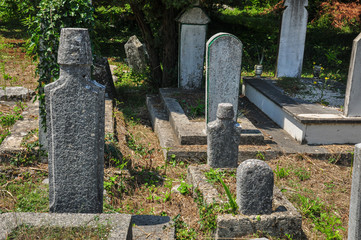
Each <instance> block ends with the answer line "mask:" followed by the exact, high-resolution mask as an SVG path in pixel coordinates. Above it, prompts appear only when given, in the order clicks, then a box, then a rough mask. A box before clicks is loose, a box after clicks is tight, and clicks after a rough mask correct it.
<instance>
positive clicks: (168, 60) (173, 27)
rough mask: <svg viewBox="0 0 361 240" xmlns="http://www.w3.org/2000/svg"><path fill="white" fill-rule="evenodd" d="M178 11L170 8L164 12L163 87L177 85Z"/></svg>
mask: <svg viewBox="0 0 361 240" xmlns="http://www.w3.org/2000/svg"><path fill="white" fill-rule="evenodd" d="M175 16H176V10H175V9H174V8H169V9H166V11H164V14H163V20H162V35H163V43H164V48H163V59H162V63H163V81H162V87H173V86H175V85H176V84H177V76H178V72H177V62H178V34H177V32H178V31H177V23H176V21H175Z"/></svg>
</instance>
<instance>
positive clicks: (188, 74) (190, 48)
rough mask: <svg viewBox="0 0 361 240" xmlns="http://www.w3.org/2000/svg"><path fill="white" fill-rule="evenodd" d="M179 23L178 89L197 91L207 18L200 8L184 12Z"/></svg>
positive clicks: (201, 73) (201, 74) (199, 85)
mask: <svg viewBox="0 0 361 240" xmlns="http://www.w3.org/2000/svg"><path fill="white" fill-rule="evenodd" d="M177 21H178V22H179V54H178V55H179V59H178V87H179V88H184V89H199V88H201V86H202V79H203V68H204V52H205V47H206V32H207V24H208V23H209V22H210V19H209V18H208V16H207V15H206V14H205V13H204V12H203V10H202V9H201V8H200V7H193V8H190V9H188V10H187V11H185V12H184V13H183V14H181V16H180V17H179V18H178V19H177Z"/></svg>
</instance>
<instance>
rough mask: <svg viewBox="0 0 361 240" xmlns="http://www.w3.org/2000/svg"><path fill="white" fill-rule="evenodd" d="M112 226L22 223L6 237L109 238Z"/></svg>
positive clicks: (27, 238)
mask: <svg viewBox="0 0 361 240" xmlns="http://www.w3.org/2000/svg"><path fill="white" fill-rule="evenodd" d="M110 230H111V228H110V227H109V226H106V225H99V226H97V227H95V228H94V227H87V226H84V227H69V228H63V227H33V226H29V225H24V224H23V225H20V226H19V227H17V228H16V229H15V230H13V232H12V233H11V234H10V235H9V236H8V237H7V238H6V239H8V240H12V239H23V240H31V239H44V240H45V239H54V240H62V239H74V240H75V239H94V240H95V239H107V236H108V235H109V233H110Z"/></svg>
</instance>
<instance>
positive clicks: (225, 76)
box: [206, 33, 242, 123]
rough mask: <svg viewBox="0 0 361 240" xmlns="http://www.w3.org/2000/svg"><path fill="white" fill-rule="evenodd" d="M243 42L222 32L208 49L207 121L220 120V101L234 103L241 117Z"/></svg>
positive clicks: (235, 110) (208, 45)
mask: <svg viewBox="0 0 361 240" xmlns="http://www.w3.org/2000/svg"><path fill="white" fill-rule="evenodd" d="M241 64H242V42H241V41H240V40H239V39H238V38H237V37H235V36H234V35H232V34H229V33H218V34H216V35H214V36H213V37H211V38H210V39H209V40H208V42H207V49H206V123H209V122H212V121H214V120H216V113H217V107H218V104H220V103H231V104H232V105H233V107H234V109H233V110H234V117H233V119H234V121H237V110H238V98H239V84H240V80H241Z"/></svg>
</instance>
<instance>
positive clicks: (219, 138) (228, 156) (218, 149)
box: [207, 103, 241, 168]
mask: <svg viewBox="0 0 361 240" xmlns="http://www.w3.org/2000/svg"><path fill="white" fill-rule="evenodd" d="M233 117H234V111H233V106H232V104H230V103H220V104H219V105H218V111H217V119H216V120H215V121H213V122H210V123H208V124H207V163H208V165H209V166H211V167H213V168H236V167H237V166H238V145H239V143H240V141H241V126H240V125H239V124H238V123H237V122H235V121H234V120H233Z"/></svg>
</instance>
